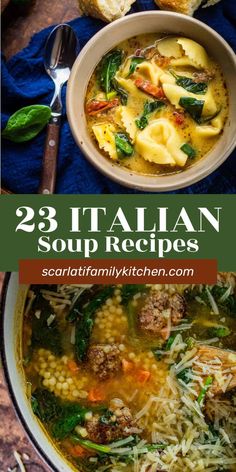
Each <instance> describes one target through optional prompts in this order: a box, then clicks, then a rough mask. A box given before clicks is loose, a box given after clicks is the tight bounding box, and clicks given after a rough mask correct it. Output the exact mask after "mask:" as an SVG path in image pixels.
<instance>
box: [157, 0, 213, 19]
mask: <svg viewBox="0 0 236 472" xmlns="http://www.w3.org/2000/svg"><path fill="white" fill-rule="evenodd" d="M155 2H156V4H157V5H158V7H159V8H161V9H162V10H170V11H176V12H178V13H184V14H185V15H191V16H192V15H193V14H194V12H195V11H196V10H197V9H198V8H199V7H200V5H201V4H202V3H204V0H155ZM218 2H220V0H208V1H207V2H206V3H205V4H204V5H203V7H210V6H212V5H215V3H218Z"/></svg>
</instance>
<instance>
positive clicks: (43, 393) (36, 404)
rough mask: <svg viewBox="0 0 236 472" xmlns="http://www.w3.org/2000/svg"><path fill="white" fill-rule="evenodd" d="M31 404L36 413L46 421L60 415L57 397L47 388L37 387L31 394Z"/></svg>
mask: <svg viewBox="0 0 236 472" xmlns="http://www.w3.org/2000/svg"><path fill="white" fill-rule="evenodd" d="M31 406H32V410H33V412H34V414H35V415H36V416H38V418H39V419H40V420H41V421H46V422H49V421H51V420H52V419H53V418H55V417H56V416H58V414H60V411H61V408H60V406H59V401H58V399H57V397H56V396H55V395H54V394H53V393H52V392H49V390H47V389H46V388H37V389H36V390H35V391H34V393H33V394H32V396H31Z"/></svg>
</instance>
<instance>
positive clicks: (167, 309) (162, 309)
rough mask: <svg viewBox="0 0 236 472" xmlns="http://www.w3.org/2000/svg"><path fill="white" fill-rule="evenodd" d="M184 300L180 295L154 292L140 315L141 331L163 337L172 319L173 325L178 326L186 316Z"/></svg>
mask: <svg viewBox="0 0 236 472" xmlns="http://www.w3.org/2000/svg"><path fill="white" fill-rule="evenodd" d="M185 312H186V305H185V300H184V298H183V297H182V296H181V295H179V294H178V293H174V294H173V295H169V294H168V293H166V292H161V291H160V292H157V291H155V292H153V293H152V294H151V295H150V297H148V300H147V301H146V303H145V305H144V306H143V308H142V309H141V311H140V314H139V323H140V327H141V329H143V330H145V331H149V332H151V333H155V334H160V335H162V333H163V332H165V328H166V327H167V324H168V319H169V318H171V324H173V325H177V324H178V323H179V321H180V320H181V319H182V318H183V317H184V316H185Z"/></svg>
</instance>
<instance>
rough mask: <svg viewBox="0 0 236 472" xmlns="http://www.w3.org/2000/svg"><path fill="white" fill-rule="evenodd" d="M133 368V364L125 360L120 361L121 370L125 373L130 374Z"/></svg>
mask: <svg viewBox="0 0 236 472" xmlns="http://www.w3.org/2000/svg"><path fill="white" fill-rule="evenodd" d="M133 368H134V364H133V362H129V361H127V360H126V359H122V369H123V371H124V372H125V373H128V372H131V371H132V370H133Z"/></svg>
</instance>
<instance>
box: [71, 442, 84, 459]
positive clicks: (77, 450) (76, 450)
mask: <svg viewBox="0 0 236 472" xmlns="http://www.w3.org/2000/svg"><path fill="white" fill-rule="evenodd" d="M67 451H68V452H69V454H71V455H72V456H73V457H86V456H88V451H86V450H85V449H84V448H83V447H82V446H80V445H79V444H76V445H75V446H70V447H68V448H67Z"/></svg>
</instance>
